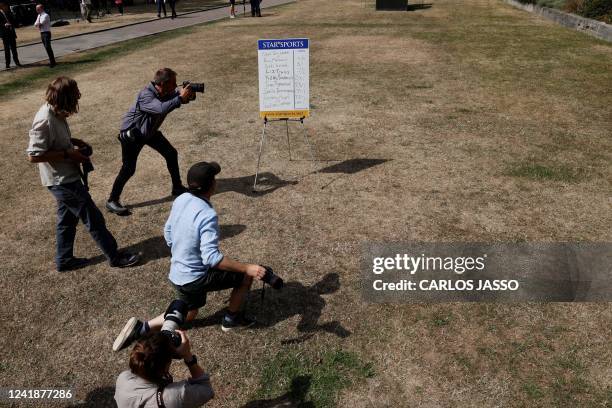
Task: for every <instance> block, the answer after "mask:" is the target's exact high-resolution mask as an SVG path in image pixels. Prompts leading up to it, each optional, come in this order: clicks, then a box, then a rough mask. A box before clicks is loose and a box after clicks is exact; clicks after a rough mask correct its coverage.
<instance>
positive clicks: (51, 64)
mask: <svg viewBox="0 0 612 408" xmlns="http://www.w3.org/2000/svg"><path fill="white" fill-rule="evenodd" d="M56 65H57V64H56V63H55V62H52V63H50V64H49V68H53V67H54V66H56Z"/></svg>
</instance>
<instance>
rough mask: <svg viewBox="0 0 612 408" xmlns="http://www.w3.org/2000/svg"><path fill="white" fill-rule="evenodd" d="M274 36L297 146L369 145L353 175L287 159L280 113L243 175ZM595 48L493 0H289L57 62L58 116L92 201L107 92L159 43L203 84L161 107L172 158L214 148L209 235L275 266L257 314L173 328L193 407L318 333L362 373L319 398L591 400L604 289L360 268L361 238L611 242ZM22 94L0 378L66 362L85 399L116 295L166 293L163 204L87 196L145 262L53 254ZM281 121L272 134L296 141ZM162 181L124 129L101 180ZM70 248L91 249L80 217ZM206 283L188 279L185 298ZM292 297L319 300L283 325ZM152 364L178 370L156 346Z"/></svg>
mask: <svg viewBox="0 0 612 408" xmlns="http://www.w3.org/2000/svg"><path fill="white" fill-rule="evenodd" d="M284 36H306V37H309V38H310V39H311V41H312V46H311V47H312V48H311V102H312V105H313V112H312V118H310V119H308V120H307V123H306V126H307V129H308V132H309V135H310V136H311V138H312V140H313V141H314V143H315V145H316V149H317V152H318V155H319V157H320V158H321V159H322V162H321V163H319V164H318V168H319V169H322V168H324V167H326V166H329V165H333V164H337V163H339V162H342V161H345V160H351V159H380V160H381V162H367V161H363V162H362V163H365V164H366V165H365V166H364V167H365V168H364V169H363V170H361V171H358V172H356V173H353V174H346V173H333V172H331V173H330V172H320V173H316V174H312V172H311V171H312V167H311V165H310V163H309V162H307V161H294V162H288V161H287V160H286V157H287V152H286V148H285V144H284V143H285V142H284V133H283V132H284V129H283V128H282V127H279V126H273V127H272V131H271V132H270V136H271V137H270V139H269V144H268V146H267V148H268V150H267V152H266V155H265V157H264V162H263V168H262V170H263V171H265V172H270V173H273V174H274V175H275V176H277V177H278V178H279V179H281V180H286V181H291V182H292V183H287V184H285V185H283V186H281V187H279V188H277V189H275V190H274V191H272V192H270V193H268V194H263V195H259V196H253V195H251V194H250V193H249V191H250V186H249V185H250V183H251V182H252V178H249V176H252V175H253V173H254V170H255V164H256V163H255V160H256V158H257V156H256V149H257V142H258V137H259V132H260V131H261V122H260V121H259V120H258V111H257V109H258V106H257V101H258V99H257V77H256V70H257V62H256V58H257V52H256V40H257V39H258V38H278V37H284ZM534 38H538V39H539V40H538V41H533V39H534ZM611 55H612V47H610V45H609V44H605V43H603V42H600V41H597V40H594V39H591V38H590V37H587V36H583V35H582V34H580V33H575V32H572V31H569V30H565V29H562V28H559V27H556V26H554V25H552V24H550V23H549V22H544V21H541V20H539V19H537V18H536V17H534V16H531V15H529V14H526V13H524V12H521V11H518V10H514V9H512V8H510V7H509V6H505V5H502V4H501V3H498V2H493V1H484V0H482V1H479V0H469V1H465V2H462V3H461V5H458V3H457V2H455V1H445V0H441V1H438V2H435V4H434V6H433V7H432V8H431V9H425V10H420V11H417V12H413V13H393V12H378V13H377V12H374V11H373V10H372V9H371V8H363V3H362V2H360V1H356V0H355V1H348V2H346V3H345V4H344V5H343V7H342V8H341V10H339V8H338V6H337V4H332V2H328V1H323V0H310V1H301V2H298V3H296V4H293V5H289V6H285V7H281V8H276V9H273V10H266V11H265V17H264V18H262V19H244V20H242V21H240V24H233V23H232V24H230V23H229V22H219V23H216V24H212V25H206V26H202V27H199V28H196V29H195V30H193V31H192V32H191V33H189V34H186V35H183V36H180V37H178V38H175V39H168V40H167V41H164V42H163V43H159V44H153V45H151V46H150V47H147V48H146V49H142V50H136V51H134V52H132V53H130V54H129V55H119V56H117V57H116V58H113V59H112V60H109V61H107V62H103V63H99V64H97V65H95V66H93V67H91V69H89V70H88V71H86V72H82V71H76V72H75V74H74V75H75V78H76V79H77V81H78V82H79V87H80V89H81V92H82V94H83V98H82V100H81V112H80V113H79V114H78V115H77V116H75V117H74V118H71V119H70V124H71V128H72V130H73V133H74V135H75V136H77V137H81V138H83V139H86V140H88V141H89V142H91V143H92V144H93V147H94V150H95V165H96V171H95V172H94V173H93V176H92V178H91V184H92V195H93V197H94V199H95V200H96V202H98V203H99V204H100V205H102V204H103V202H104V200H105V199H106V196H107V194H108V192H109V191H110V187H111V183H112V181H113V179H114V176H115V175H116V173H117V171H118V169H119V166H120V150H119V145H118V143H117V142H116V140H115V134H116V132H117V127H118V125H119V121H120V117H121V114H122V113H123V112H124V111H125V110H126V109H127V107H128V106H129V105H130V103H131V102H132V100H133V98H134V95H135V93H136V92H137V90H138V89H140V88H141V87H142V86H143V85H144V84H145V83H146V81H147V80H148V79H149V78H150V77H151V75H152V73H153V72H154V70H155V69H156V68H158V67H160V66H166V65H168V66H171V67H173V68H174V69H175V70H176V71H177V72H179V74H180V78H179V79H183V78H184V79H191V80H203V81H205V82H206V83H207V93H206V94H205V95H204V96H198V100H197V101H196V102H195V103H194V104H192V105H188V106H186V107H183V108H181V109H180V110H178V111H177V112H175V113H173V114H171V115H170V116H169V117H168V119H167V121H166V123H165V124H164V128H163V130H164V132H165V133H166V134H167V136H168V137H169V139H170V140H172V142H173V144H174V145H175V147H176V148H177V149H178V150H179V152H180V158H179V159H180V164H181V168H182V170H183V172H185V171H186V169H187V168H188V167H189V165H190V164H191V163H193V162H196V161H199V160H217V161H219V162H220V163H221V165H222V167H223V171H222V173H221V175H220V178H221V179H222V180H221V182H220V187H221V193H220V194H218V195H217V196H215V197H214V203H215V205H216V208H217V210H218V212H219V215H220V221H221V224H222V228H223V229H224V231H225V234H226V236H228V237H227V238H226V239H224V240H223V241H222V249H223V250H224V252H225V253H227V254H228V255H230V256H234V257H237V258H239V259H241V260H245V261H254V262H261V263H266V264H270V265H272V266H273V267H274V268H275V270H276V271H277V272H279V273H280V274H281V275H282V276H284V277H285V278H286V279H287V280H288V281H289V282H292V286H290V287H289V288H288V290H287V291H285V292H280V293H268V294H267V299H268V302H269V303H266V304H264V305H263V306H261V305H260V303H259V300H258V297H257V293H256V294H255V296H253V299H252V305H251V307H252V309H253V310H254V312H255V313H256V314H257V315H259V318H260V320H262V322H263V325H262V326H263V327H261V328H260V329H257V330H253V331H252V332H249V333H247V334H244V335H225V334H222V333H221V331H220V329H219V327H218V325H207V321H208V320H204V321H202V322H200V323H199V324H198V325H196V327H195V328H194V329H192V330H190V336H191V338H192V343H193V344H194V349H195V352H196V353H197V354H198V356H199V357H200V360H202V361H203V363H204V365H205V366H206V368H207V369H209V370H211V371H212V374H213V378H214V384H215V387H216V390H217V398H216V399H215V401H214V402H213V403H212V404H211V406H218V407H221V406H223V407H233V406H239V405H241V404H244V403H246V402H247V401H249V400H251V399H253V398H255V396H256V395H257V393H258V388H259V384H260V376H261V375H262V367H264V366H266V367H267V364H269V362H270V361H271V359H273V357H274V356H276V355H279V354H282V353H286V352H290V353H292V355H293V354H295V353H297V354H298V355H301V354H304V355H308V356H313V355H317V354H321V353H323V352H324V351H326V350H332V349H337V348H341V349H343V350H347V351H350V352H352V353H356V354H357V355H359V356H360V359H361V360H362V361H365V362H371V363H373V370H374V372H375V375H374V377H372V378H370V379H367V380H362V381H360V382H359V383H358V384H356V385H354V386H352V387H351V388H349V389H346V390H344V391H342V393H341V394H340V397H339V399H338V405H340V406H363V407H366V406H424V407H440V406H449V407H450V406H461V407H475V406H478V407H480V406H543V407H544V406H584V407H591V406H606V404H609V403H610V386H611V384H610V378H612V376H611V375H610V367H611V364H610V363H611V355H610V348H609V339H610V337H611V334H612V333H611V326H610V321H611V317H612V314H611V311H612V310H611V308H610V305H609V304H517V305H481V304H473V305H472V304H445V305H406V306H374V305H367V304H365V303H363V302H362V300H361V298H360V295H359V273H358V267H359V257H360V248H361V246H360V245H361V243H362V242H363V241H364V240H379V241H409V240H419V241H455V240H456V241H515V240H533V241H581V240H586V241H609V240H610V239H611V235H610V225H612V213H611V212H610V182H611V181H612V177H611V176H612V174H611V171H612V166H610V151H611V147H612V146H611V144H612V143H611V141H610V137H609V129H610V128H611V126H612V118H611V117H610V110H609V107H610V106H612V90H611V89H610V84H612V66H611V63H610V61H612V59H611V58H610V56H611ZM134 61H139V63H138V64H134V63H133V62H134ZM59 68H60V69H63V68H62V67H61V66H60V67H59ZM59 73H61V71H59V72H58V74H59ZM42 93H43V89H42V87H40V88H37V89H31V90H27V91H20V92H19V93H17V94H14V95H11V96H8V97H6V98H4V99H3V100H2V102H1V103H2V111H3V118H4V120H3V121H2V123H1V124H0V135H1V136H0V148H1V149H2V151H3V152H4V155H5V160H4V161H3V162H2V164H1V166H2V168H1V169H0V182H1V183H2V187H3V202H2V212H1V213H0V221H1V222H2V225H4V226H5V228H3V229H2V232H1V234H2V242H3V245H2V246H1V248H0V259H2V261H3V272H4V276H3V279H2V281H1V283H0V285H1V287H2V294H3V298H4V299H3V300H4V303H5V307H3V308H2V309H1V311H0V318H1V319H2V321H3V322H4V323H3V326H2V327H3V336H2V340H1V343H0V345H1V346H2V348H3V349H4V350H5V353H4V355H5V357H4V359H3V363H2V366H1V370H0V383H2V384H3V385H6V386H9V385H10V386H21V387H25V386H30V387H34V386H51V385H55V386H61V385H67V384H74V385H75V386H76V387H77V390H78V396H79V398H80V399H82V400H88V401H89V403H88V404H89V405H90V406H100V405H101V401H102V402H103V401H104V400H106V399H108V397H109V395H112V390H111V388H112V387H113V384H114V379H115V378H116V375H117V374H118V373H119V372H120V371H121V370H122V369H124V368H125V367H126V354H125V353H120V354H113V353H112V352H111V351H110V346H111V342H112V340H113V338H114V336H115V334H116V332H117V330H119V329H120V328H121V326H122V325H123V323H124V321H125V320H126V319H127V318H128V317H130V316H132V315H137V316H152V315H154V314H156V313H159V312H160V311H161V310H162V309H163V308H164V307H165V306H166V304H167V302H168V301H169V300H170V298H171V296H172V291H171V288H170V286H169V285H168V283H167V280H166V276H167V272H168V266H169V258H168V256H167V252H165V251H164V249H163V242H162V241H161V239H160V237H161V235H162V227H163V223H164V222H165V220H166V217H167V215H168V211H169V208H170V205H171V204H170V202H162V203H157V204H152V205H146V206H140V207H138V208H136V209H135V210H134V214H133V215H132V216H131V217H127V218H118V217H112V216H108V217H107V222H108V224H109V228H110V230H111V231H112V232H113V233H115V235H116V237H117V240H118V242H119V243H120V245H122V246H128V247H132V248H136V249H142V250H143V251H144V253H145V259H146V262H145V264H144V265H141V266H139V267H137V268H133V269H129V270H114V269H110V268H109V267H108V266H107V265H106V264H105V263H99V264H96V265H94V266H90V267H88V268H86V269H83V270H80V271H76V272H71V273H66V274H58V273H57V272H55V271H54V270H53V263H52V259H53V255H54V223H55V213H54V211H55V209H54V205H55V204H54V201H53V198H52V197H51V195H50V194H49V193H48V192H46V191H45V189H44V188H42V187H41V186H40V185H39V181H38V180H39V178H38V174H37V170H36V169H35V168H34V167H33V166H31V165H29V164H28V163H27V162H26V161H25V157H24V150H25V147H26V144H27V131H28V129H29V126H30V124H31V120H32V117H33V115H34V113H35V112H36V110H37V109H38V107H39V104H40V103H41V101H42V99H41V98H42ZM292 132H294V133H292V134H293V137H294V140H293V145H294V146H295V148H296V151H295V152H294V154H296V153H297V154H298V155H299V156H300V157H307V155H306V151H305V150H303V149H301V148H300V142H301V139H300V135H299V133H298V129H297V128H296V129H292ZM368 163H369V164H368ZM374 163H377V164H375V165H374ZM525 163H528V164H530V165H538V166H542V167H546V168H552V169H559V168H570V169H574V168H575V169H581V170H580V175H581V176H580V177H578V178H571V179H567V180H565V179H563V178H561V179H555V178H552V179H551V178H546V177H544V178H537V177H535V178H534V177H523V176H522V175H521V174H522V173H520V172H518V173H517V172H516V170H517V169H519V170H520V169H523V167H521V166H524V165H525ZM563 166H565V167H563ZM169 188H170V186H169V180H168V176H167V174H166V170H165V166H164V165H163V162H162V160H161V158H160V157H158V156H157V155H156V154H155V153H154V152H152V151H150V150H149V149H145V150H144V151H143V153H142V155H141V157H140V161H139V165H138V170H137V173H136V175H135V177H134V178H133V179H132V180H131V181H130V183H129V184H128V186H127V188H126V191H125V194H124V197H123V199H124V201H125V202H126V203H128V204H137V203H143V202H147V201H149V200H155V199H161V198H164V197H166V196H167V194H168V193H169ZM76 253H77V254H78V255H81V256H83V255H85V256H94V255H96V254H98V253H99V252H98V250H97V249H96V248H95V247H94V245H93V244H92V242H91V239H90V238H89V237H88V236H87V233H86V232H85V231H83V230H80V231H79V239H78V242H77V249H76ZM328 274H338V277H339V282H340V287H339V288H338V289H337V290H335V288H334V290H330V291H328V292H329V293H320V292H318V291H317V290H316V286H313V285H315V284H316V283H317V282H320V281H322V280H323V279H324V278H325V277H326V276H328ZM225 300H226V294H225V293H219V294H215V295H213V296H210V297H209V304H208V305H207V307H206V308H205V309H204V310H203V311H202V315H201V317H202V318H205V317H207V316H210V315H212V314H213V313H214V312H216V311H217V310H219V309H220V308H222V307H224V302H225ZM302 319H306V320H307V321H309V320H308V319H310V321H311V322H314V321H316V322H317V323H309V324H306V329H302V330H300V328H302V327H303V326H300V325H299V324H300V322H301V321H302ZM334 321H335V322H337V324H338V325H341V326H342V327H343V328H344V329H346V330H347V331H349V332H350V335H349V336H347V337H344V338H343V337H340V336H338V334H339V333H340V331H338V330H336V331H335V332H334V330H331V332H330V330H327V331H326V330H324V327H328V328H329V327H336V328H337V327H338V326H337V325H336V326H333V325H327V326H322V325H323V324H325V323H330V322H334ZM309 335H312V336H311V337H309ZM295 339H298V340H301V342H300V341H298V342H295V341H294V342H291V344H285V343H286V341H287V340H295ZM309 358H310V357H309ZM308 361H311V360H308ZM174 374H176V376H177V377H181V376H182V375H184V374H185V372H184V369H183V368H182V367H180V366H179V365H177V367H175V372H174ZM288 380H290V379H288ZM86 405H87V404H86Z"/></svg>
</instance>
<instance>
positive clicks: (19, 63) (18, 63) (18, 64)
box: [15, 62, 23, 67]
mask: <svg viewBox="0 0 612 408" xmlns="http://www.w3.org/2000/svg"><path fill="white" fill-rule="evenodd" d="M15 65H17V66H18V67H23V65H21V62H16V63H15Z"/></svg>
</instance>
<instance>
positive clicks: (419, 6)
mask: <svg viewBox="0 0 612 408" xmlns="http://www.w3.org/2000/svg"><path fill="white" fill-rule="evenodd" d="M432 6H433V3H422V4H408V8H406V10H407V11H416V10H427V9H430V8H431V7H432Z"/></svg>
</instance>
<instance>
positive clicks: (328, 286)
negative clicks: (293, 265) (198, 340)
mask: <svg viewBox="0 0 612 408" xmlns="http://www.w3.org/2000/svg"><path fill="white" fill-rule="evenodd" d="M338 289H340V280H339V277H338V274H336V273H328V274H327V275H325V276H324V277H323V279H321V280H320V281H319V282H317V283H315V284H314V285H312V286H304V285H303V284H302V283H300V282H288V283H286V284H285V287H284V288H283V289H281V290H279V291H273V290H271V289H268V290H267V291H266V295H265V297H264V299H263V301H260V299H262V289H257V290H253V291H251V293H250V301H249V305H248V306H249V312H250V313H253V314H254V315H255V316H256V317H257V325H256V326H254V329H263V328H269V327H273V326H275V325H276V324H278V323H280V322H282V321H284V320H287V319H289V318H291V317H293V316H295V315H300V316H301V317H302V319H301V321H300V322H299V323H298V325H297V329H298V331H299V332H300V333H303V334H302V335H301V336H298V337H296V338H291V339H285V340H283V341H282V342H281V343H282V344H295V343H303V342H304V341H306V340H308V339H310V338H311V337H312V336H314V335H315V334H316V333H317V332H321V331H324V332H328V333H331V334H334V335H336V336H338V337H341V338H346V337H348V336H350V335H351V332H350V331H348V330H347V329H345V328H344V327H342V325H341V324H340V322H337V321H332V322H326V323H322V324H320V323H319V318H320V317H321V313H322V311H323V308H325V305H326V302H325V299H324V298H323V297H322V296H321V295H328V294H331V293H334V292H336V291H337V290H338ZM224 315H225V309H221V310H218V311H217V312H216V313H214V314H213V315H211V316H208V317H205V318H203V319H196V320H194V321H193V322H192V323H191V326H192V327H207V326H213V325H216V324H221V319H223V316H224Z"/></svg>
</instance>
